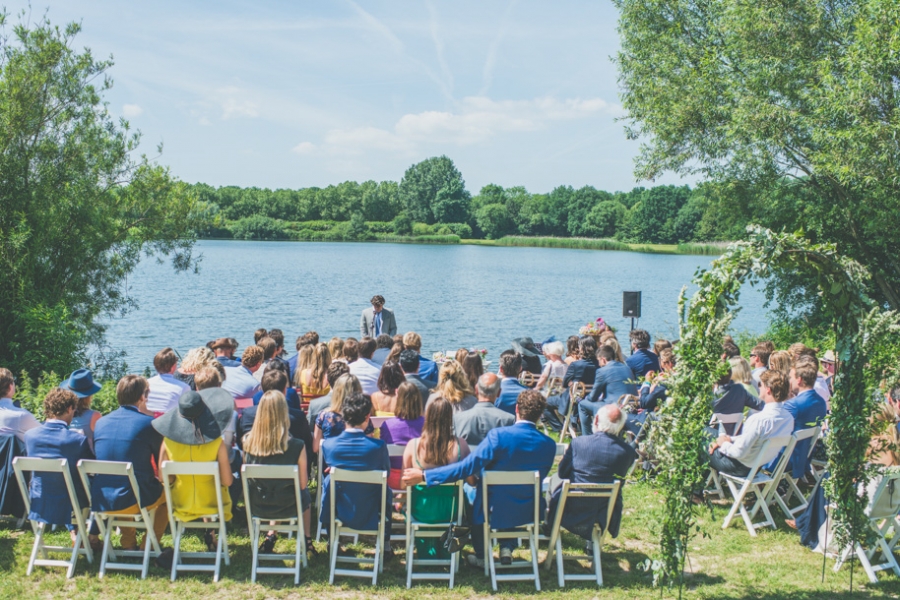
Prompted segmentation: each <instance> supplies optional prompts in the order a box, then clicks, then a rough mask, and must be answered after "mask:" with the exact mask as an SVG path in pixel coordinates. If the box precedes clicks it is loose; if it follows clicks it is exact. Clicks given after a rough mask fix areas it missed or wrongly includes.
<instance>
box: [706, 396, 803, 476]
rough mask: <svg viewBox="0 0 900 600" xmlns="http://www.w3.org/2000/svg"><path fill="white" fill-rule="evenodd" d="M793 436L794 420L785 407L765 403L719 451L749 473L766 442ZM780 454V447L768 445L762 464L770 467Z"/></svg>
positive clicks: (774, 403) (779, 404)
mask: <svg viewBox="0 0 900 600" xmlns="http://www.w3.org/2000/svg"><path fill="white" fill-rule="evenodd" d="M793 432H794V417H793V416H791V413H789V412H788V411H787V409H785V408H784V403H783V402H767V403H766V406H765V407H764V408H763V409H762V410H761V411H759V412H758V413H756V414H753V415H750V416H749V417H747V420H746V421H744V426H743V428H742V429H741V435H736V436H734V437H732V438H731V441H730V442H725V443H724V444H722V445H721V446H719V451H720V452H722V454H724V455H725V456H729V457H731V458H735V459H737V460H739V461H741V463H743V464H744V465H745V466H747V468H750V469H752V468H753V465H754V463H756V459H757V458H759V455H760V452H761V451H762V447H763V445H764V444H765V443H766V441H767V440H768V439H770V438H773V437H782V436H786V435H787V436H789V435H791V434H792V433H793ZM779 452H781V448H780V447H778V448H776V447H775V446H771V445H770V446H769V447H768V449H767V450H766V453H765V455H763V461H762V464H767V463H769V462H770V461H771V460H772V459H773V458H775V457H776V456H778V453H779Z"/></svg>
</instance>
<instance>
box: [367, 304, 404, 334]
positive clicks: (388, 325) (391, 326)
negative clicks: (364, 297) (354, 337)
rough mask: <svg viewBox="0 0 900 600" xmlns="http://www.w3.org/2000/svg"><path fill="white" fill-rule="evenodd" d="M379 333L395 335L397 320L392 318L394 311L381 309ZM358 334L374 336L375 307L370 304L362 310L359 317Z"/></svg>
mask: <svg viewBox="0 0 900 600" xmlns="http://www.w3.org/2000/svg"><path fill="white" fill-rule="evenodd" d="M381 333H386V334H387V335H390V336H394V335H397V321H396V320H395V319H394V311H392V310H391V309H389V308H382V309H381ZM359 335H360V336H362V337H366V336H369V337H375V309H374V308H372V307H371V306H370V307H369V308H367V309H365V310H364V311H362V316H361V317H360V319H359Z"/></svg>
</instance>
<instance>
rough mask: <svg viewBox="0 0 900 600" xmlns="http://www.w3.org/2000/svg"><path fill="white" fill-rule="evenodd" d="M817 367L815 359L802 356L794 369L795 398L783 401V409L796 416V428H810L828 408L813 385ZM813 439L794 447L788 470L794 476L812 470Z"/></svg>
mask: <svg viewBox="0 0 900 600" xmlns="http://www.w3.org/2000/svg"><path fill="white" fill-rule="evenodd" d="M818 374H819V373H818V370H817V369H816V365H815V362H814V359H805V358H800V359H799V360H797V362H796V365H795V366H794V368H793V369H791V376H790V380H789V381H790V385H791V391H792V392H793V393H794V397H793V398H791V399H790V400H787V401H786V402H785V403H784V409H785V410H786V411H788V412H789V413H791V416H792V417H794V430H793V431H792V432H791V433H795V432H797V431H800V430H801V429H809V428H810V427H816V426H817V425H821V424H822V423H823V422H824V421H825V416H826V415H827V414H828V409H827V408H826V407H825V400H824V399H823V398H822V397H821V396H820V395H819V394H817V393H816V391H815V389H813V388H814V386H815V384H816V377H817V376H818ZM813 441H814V440H811V439H809V438H806V439H804V440H800V441H799V442H797V444H796V445H795V446H794V451H793V453H792V454H791V460H790V463H788V469H790V472H791V476H792V477H793V478H794V479H799V478H800V477H803V476H804V475H806V473H807V471H809V461H810V456H809V446H810V444H811V443H813Z"/></svg>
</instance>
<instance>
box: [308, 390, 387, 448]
mask: <svg viewBox="0 0 900 600" xmlns="http://www.w3.org/2000/svg"><path fill="white" fill-rule="evenodd" d="M354 393H359V394H362V385H361V384H360V383H359V379H357V378H356V376H355V375H351V374H350V373H347V374H346V375H341V376H340V377H338V380H337V381H335V382H334V388H332V390H331V406H330V407H329V408H328V410H323V411H322V412H320V413H319V416H318V417H316V430H315V432H314V433H313V452H316V453H318V452H319V447H320V446H321V445H322V440H327V439H328V438H332V437H337V436H339V435H341V434H342V433H343V432H344V429H345V428H346V425H344V416H343V414H342V410H343V408H344V398H346V397H347V396H349V395H350V394H354ZM374 432H375V427H374V426H373V425H372V422H371V421H369V426H368V427H367V428H366V435H371V434H372V433H374Z"/></svg>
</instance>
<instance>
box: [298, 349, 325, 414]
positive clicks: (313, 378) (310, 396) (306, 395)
mask: <svg viewBox="0 0 900 600" xmlns="http://www.w3.org/2000/svg"><path fill="white" fill-rule="evenodd" d="M330 365H331V352H329V351H328V346H326V345H325V344H316V345H315V347H314V348H313V358H312V366H311V367H310V368H308V369H303V371H301V372H300V391H301V392H302V393H303V399H304V401H306V402H311V401H313V400H315V399H316V398H321V397H322V396H325V395H326V394H328V392H330V391H331V387H329V385H328V367H329V366H330ZM289 405H290V403H289Z"/></svg>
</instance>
